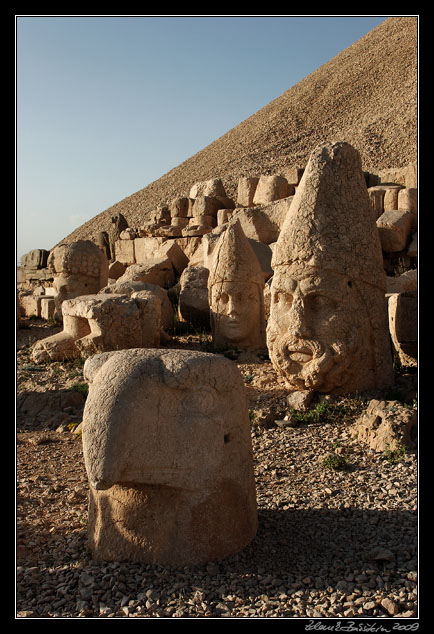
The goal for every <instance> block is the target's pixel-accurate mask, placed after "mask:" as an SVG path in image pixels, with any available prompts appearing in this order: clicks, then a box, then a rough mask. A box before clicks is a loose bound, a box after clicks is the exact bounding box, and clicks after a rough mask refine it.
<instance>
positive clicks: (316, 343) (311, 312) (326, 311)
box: [267, 265, 372, 392]
mask: <svg viewBox="0 0 434 634" xmlns="http://www.w3.org/2000/svg"><path fill="white" fill-rule="evenodd" d="M369 334H370V327H369V321H368V317H367V314H366V311H365V309H364V306H363V304H362V301H361V297H360V294H359V292H358V290H357V286H356V284H355V283H354V282H353V281H352V280H351V279H349V278H348V277H346V276H344V275H340V274H338V273H332V272H329V271H327V272H319V271H316V270H315V269H309V268H308V267H303V268H300V267H299V268H298V270H297V271H294V268H290V267H289V266H286V265H282V266H278V267H276V270H275V273H274V277H273V282H272V286H271V307H270V319H269V322H268V326H267V343H268V348H269V352H270V358H271V359H272V361H273V364H274V365H275V367H277V368H279V371H280V373H281V374H282V375H284V376H285V378H286V379H287V381H288V383H289V384H290V386H292V387H293V388H294V389H296V390H319V391H322V392H325V391H333V390H334V389H336V388H341V387H344V386H347V385H349V384H350V383H351V380H352V377H353V374H354V373H353V369H352V365H353V364H357V372H359V371H360V368H361V366H365V365H366V367H367V368H369V367H371V368H372V363H370V359H368V357H369V346H364V345H363V342H364V341H366V340H367V338H369ZM367 372H368V370H367Z"/></svg>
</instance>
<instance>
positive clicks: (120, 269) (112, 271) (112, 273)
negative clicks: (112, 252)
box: [108, 260, 127, 280]
mask: <svg viewBox="0 0 434 634" xmlns="http://www.w3.org/2000/svg"><path fill="white" fill-rule="evenodd" d="M126 268H127V267H126V265H125V264H124V263H123V262H119V261H118V260H115V261H114V262H112V263H111V264H110V265H109V270H108V276H109V280H117V279H118V278H119V277H121V276H122V275H123V274H124V273H125V269H126Z"/></svg>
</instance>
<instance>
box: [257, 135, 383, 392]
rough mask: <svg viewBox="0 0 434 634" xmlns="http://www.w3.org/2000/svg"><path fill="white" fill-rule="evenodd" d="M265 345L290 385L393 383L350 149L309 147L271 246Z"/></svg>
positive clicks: (377, 256)
mask: <svg viewBox="0 0 434 634" xmlns="http://www.w3.org/2000/svg"><path fill="white" fill-rule="evenodd" d="M272 267H273V269H274V276H273V281H272V286H271V306H270V318H269V321H268V324H267V344H268V349H269V353H270V359H271V361H272V363H273V365H274V367H275V369H276V370H277V371H278V372H279V373H280V374H281V375H283V376H284V377H285V379H286V380H287V383H288V386H289V387H290V388H291V389H292V390H316V391H319V392H323V393H335V394H337V393H350V392H355V391H362V390H367V389H372V388H382V387H384V386H386V385H389V384H391V383H392V382H393V370H392V353H391V347H390V341H389V331H388V325H387V308H386V300H385V290H386V278H385V272H384V269H383V260H382V251H381V246H380V242H379V236H378V231H377V228H376V224H375V217H374V214H373V213H372V210H371V208H370V205H369V198H368V192H367V188H366V184H365V180H364V176H363V172H362V168H361V161H360V157H359V154H358V152H357V151H356V150H355V149H354V148H353V147H351V146H350V145H348V144H347V143H343V142H338V143H326V144H322V145H319V146H318V147H316V149H315V150H314V151H313V152H312V155H311V157H310V159H309V162H308V165H307V167H306V170H305V172H304V175H303V178H302V180H301V182H300V185H299V187H298V189H297V192H296V194H295V196H294V199H293V201H292V204H291V207H290V209H289V212H288V215H287V217H286V219H285V223H284V225H283V227H282V230H281V233H280V235H279V239H278V241H277V243H276V247H275V251H274V254H273V261H272Z"/></svg>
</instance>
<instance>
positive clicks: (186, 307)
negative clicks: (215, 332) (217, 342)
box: [178, 266, 210, 329]
mask: <svg viewBox="0 0 434 634" xmlns="http://www.w3.org/2000/svg"><path fill="white" fill-rule="evenodd" d="M208 276H209V270H208V269H207V268H206V267H204V266H188V267H187V268H186V269H184V271H183V273H182V275H181V278H180V280H179V281H180V292H179V304H178V312H179V316H180V317H181V319H182V320H183V321H186V322H188V323H191V324H192V325H193V326H195V327H197V328H206V329H209V328H210V315H209V300H208Z"/></svg>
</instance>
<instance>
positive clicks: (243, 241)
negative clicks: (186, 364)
mask: <svg viewBox="0 0 434 634" xmlns="http://www.w3.org/2000/svg"><path fill="white" fill-rule="evenodd" d="M264 284H265V280H264V275H263V273H262V269H261V266H260V264H259V261H258V258H257V257H256V255H255V253H254V251H253V249H252V247H251V245H250V243H249V241H248V239H247V238H246V236H245V234H244V232H243V229H242V227H241V224H240V223H239V222H237V223H234V224H229V225H228V227H227V229H226V231H224V232H223V233H222V235H221V237H220V239H219V242H218V244H217V246H216V248H215V253H214V254H213V259H212V268H211V270H210V274H209V278H208V290H209V304H210V311H211V313H210V314H211V329H212V336H213V343H214V346H215V347H216V348H220V347H227V346H230V347H231V346H235V347H237V348H240V349H246V350H261V349H264V348H265V347H266V341H265V311H264Z"/></svg>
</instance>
